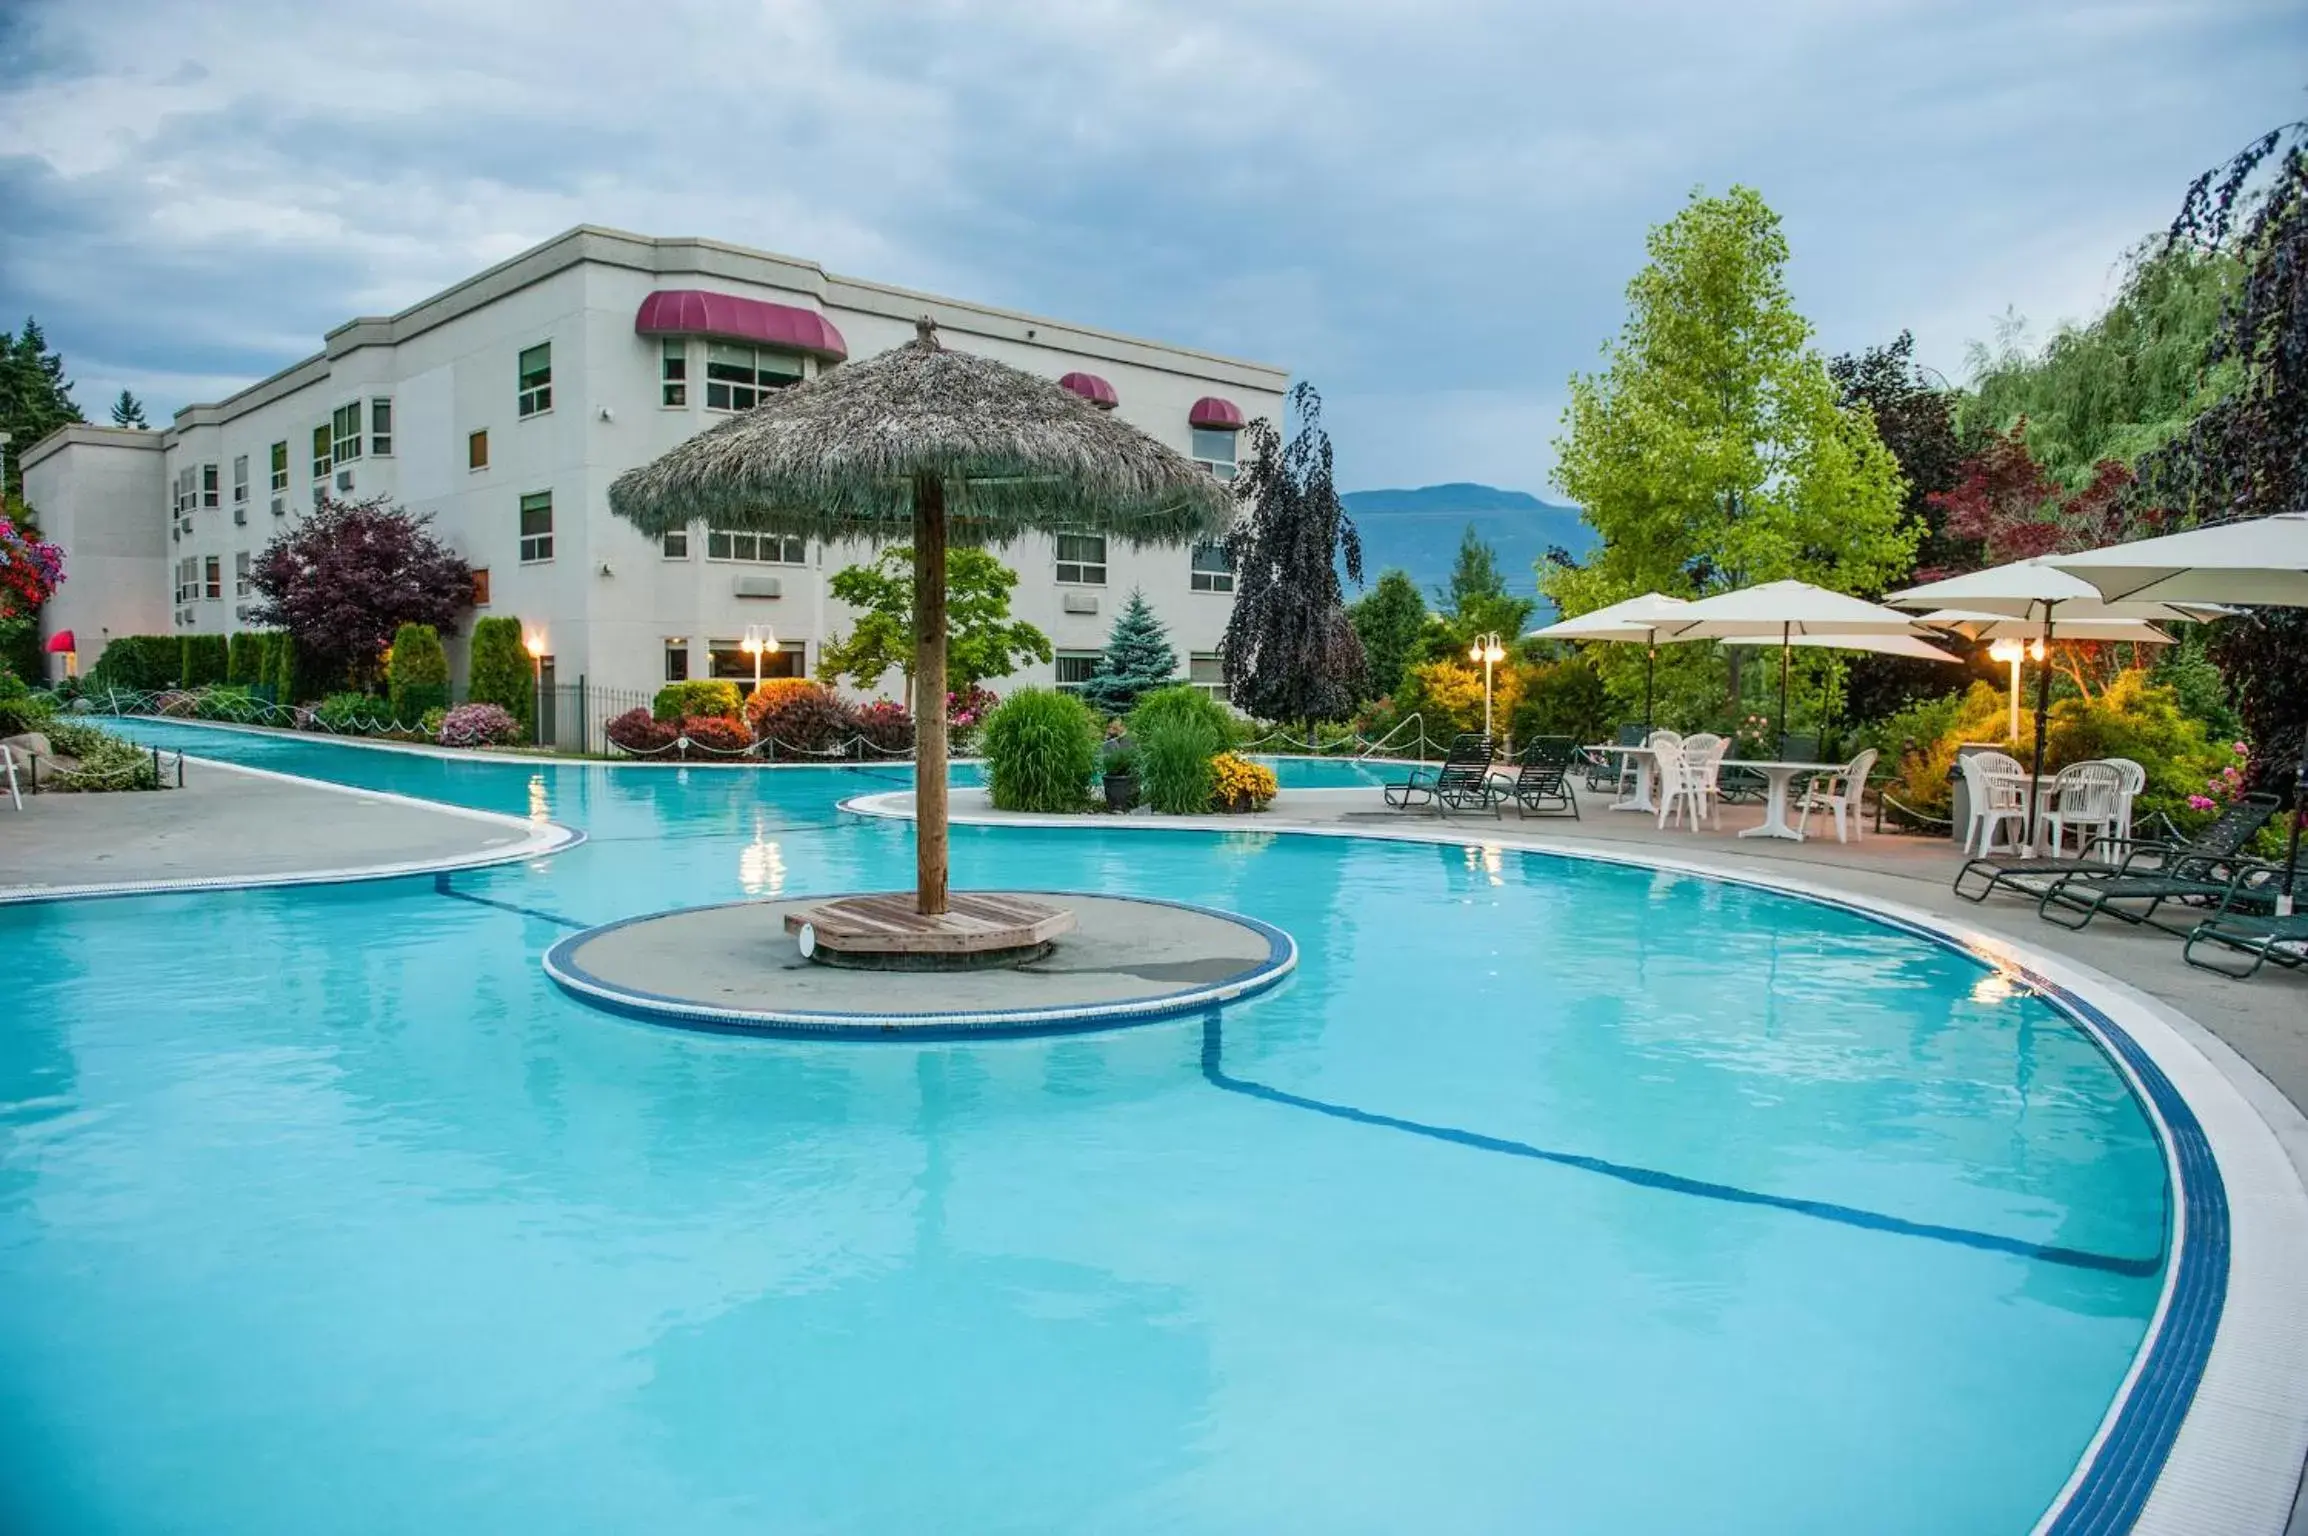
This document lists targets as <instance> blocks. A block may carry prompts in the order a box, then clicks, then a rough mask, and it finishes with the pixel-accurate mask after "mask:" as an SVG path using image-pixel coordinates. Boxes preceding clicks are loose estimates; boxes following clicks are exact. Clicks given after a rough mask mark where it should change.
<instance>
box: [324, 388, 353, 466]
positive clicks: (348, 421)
mask: <svg viewBox="0 0 2308 1536" xmlns="http://www.w3.org/2000/svg"><path fill="white" fill-rule="evenodd" d="M329 435H330V438H331V440H332V443H333V445H334V449H335V452H334V457H333V460H332V462H334V463H338V464H350V463H351V462H352V461H353V460H355V459H357V458H359V457H360V456H361V403H360V401H358V400H355V401H354V402H353V403H352V404H351V405H340V406H338V407H337V413H336V415H335V416H334V417H332V418H331V419H330V421H329Z"/></svg>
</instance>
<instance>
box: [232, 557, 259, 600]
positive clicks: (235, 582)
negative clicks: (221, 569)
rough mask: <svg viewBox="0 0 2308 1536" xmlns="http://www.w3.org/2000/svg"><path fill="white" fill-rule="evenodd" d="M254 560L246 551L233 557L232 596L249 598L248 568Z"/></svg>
mask: <svg viewBox="0 0 2308 1536" xmlns="http://www.w3.org/2000/svg"><path fill="white" fill-rule="evenodd" d="M254 558H255V557H254V556H253V555H251V554H250V553H249V552H248V551H247V550H245V549H244V550H242V551H241V552H240V553H239V554H237V555H234V556H233V557H232V595H233V596H234V597H246V596H248V567H249V562H250V561H251V560H252V559H254Z"/></svg>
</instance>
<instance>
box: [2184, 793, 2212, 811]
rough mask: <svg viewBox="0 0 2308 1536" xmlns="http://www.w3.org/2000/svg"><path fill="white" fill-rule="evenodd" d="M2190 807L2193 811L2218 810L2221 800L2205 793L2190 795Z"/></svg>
mask: <svg viewBox="0 0 2308 1536" xmlns="http://www.w3.org/2000/svg"><path fill="white" fill-rule="evenodd" d="M2188 809H2189V810H2191V811H2213V810H2218V809H2219V802H2218V801H2216V800H2213V799H2210V798H2209V797H2207V796H2204V795H2190V796H2189V797H2188Z"/></svg>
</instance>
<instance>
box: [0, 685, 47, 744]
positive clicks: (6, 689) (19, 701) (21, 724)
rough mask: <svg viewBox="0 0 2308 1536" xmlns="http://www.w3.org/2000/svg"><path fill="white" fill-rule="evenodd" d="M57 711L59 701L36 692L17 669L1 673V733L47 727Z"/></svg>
mask: <svg viewBox="0 0 2308 1536" xmlns="http://www.w3.org/2000/svg"><path fill="white" fill-rule="evenodd" d="M55 712H56V707H55V704H54V703H53V702H52V701H51V700H50V699H49V698H48V696H47V695H46V694H41V693H34V692H33V691H32V689H31V687H30V685H29V684H27V683H26V682H25V681H24V679H22V678H20V677H18V676H17V675H16V674H15V673H13V672H0V736H21V735H23V734H24V733H25V732H26V731H37V730H43V729H45V728H46V727H47V724H48V721H49V718H50V717H51V716H52V715H54V714H55Z"/></svg>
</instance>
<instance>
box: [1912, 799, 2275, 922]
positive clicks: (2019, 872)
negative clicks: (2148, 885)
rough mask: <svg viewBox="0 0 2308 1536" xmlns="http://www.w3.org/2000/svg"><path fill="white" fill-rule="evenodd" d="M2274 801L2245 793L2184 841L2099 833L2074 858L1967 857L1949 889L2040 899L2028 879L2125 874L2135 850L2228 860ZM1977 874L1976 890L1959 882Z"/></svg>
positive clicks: (1970, 896)
mask: <svg viewBox="0 0 2308 1536" xmlns="http://www.w3.org/2000/svg"><path fill="white" fill-rule="evenodd" d="M2279 804H2280V802H2279V801H2278V800H2277V799H2276V797H2275V796H2274V795H2246V796H2245V797H2244V798H2243V799H2241V800H2239V801H2237V802H2236V803H2235V804H2234V805H2231V806H2229V807H2228V808H2227V809H2226V810H2225V811H2222V812H2221V813H2220V819H2219V820H2217V821H2215V822H2213V823H2212V824H2211V825H2210V826H2208V827H2206V828H2205V829H2204V830H2203V831H2202V832H2201V833H2199V834H2198V835H2197V836H2195V837H2192V838H2190V839H2188V840H2187V841H2185V842H2176V841H2171V840H2168V839H2159V838H2131V837H2100V838H2095V839H2093V840H2092V842H2091V844H2090V846H2088V847H2086V848H2085V849H2084V851H2083V854H2082V856H2081V857H2080V858H2073V859H2051V858H2045V859H1991V858H1984V857H1983V858H1977V859H1973V860H1972V861H1971V862H1970V863H1968V864H1966V865H1964V867H1963V868H1961V869H1959V870H1957V871H1956V873H1955V893H1956V894H1957V895H1958V896H1961V897H1962V898H1963V899H1964V900H1966V901H1985V900H1987V899H1988V897H1989V895H1990V894H1992V893H1993V892H1994V890H1995V888H1996V887H1997V886H1999V885H2000V886H2008V887H2009V888H2011V889H2012V890H2014V891H2017V892H2018V893H2019V894H2020V895H2022V896H2035V897H2041V896H2042V895H2043V890H2042V888H2041V887H2039V886H2036V885H2033V884H2030V883H2029V881H2030V880H2031V879H2033V878H2036V877H2044V876H2048V877H2052V878H2054V879H2056V878H2058V877H2061V876H2066V875H2085V876H2092V875H2103V876H2113V875H2120V874H2124V873H2127V871H2128V866H2129V864H2130V862H2131V860H2132V859H2133V857H2134V855H2135V854H2138V853H2144V852H2148V851H2151V850H2152V851H2154V852H2156V853H2158V854H2160V855H2162V856H2163V857H2166V858H2185V857H2188V856H2190V855H2200V856H2203V857H2208V858H2233V857H2234V856H2236V855H2237V854H2240V853H2242V852H2243V851H2244V848H2245V845H2246V844H2248V843H2250V842H2251V841H2252V839H2253V838H2255V837H2257V836H2259V835H2260V829H2261V828H2262V827H2264V826H2266V825H2267V824H2268V818H2269V817H2271V816H2273V815H2275V814H2276V810H2277V807H2278V805H2279ZM1978 874H1984V875H1986V876H1987V880H1986V882H1985V883H1984V884H1982V885H1981V886H1980V887H1979V889H1978V890H1976V891H1967V890H1965V889H1964V884H1963V883H1964V881H1965V880H1967V879H1969V878H1971V877H1972V876H1974V875H1978Z"/></svg>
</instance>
